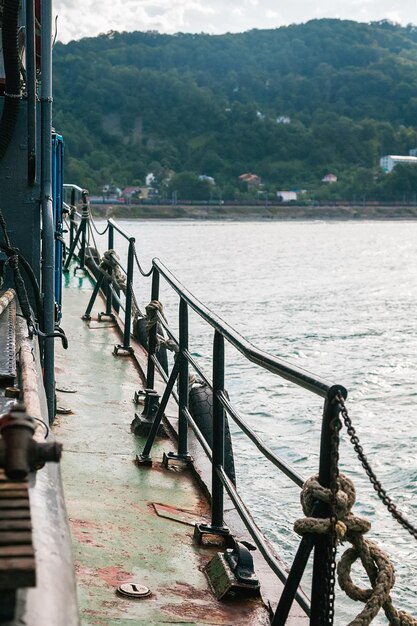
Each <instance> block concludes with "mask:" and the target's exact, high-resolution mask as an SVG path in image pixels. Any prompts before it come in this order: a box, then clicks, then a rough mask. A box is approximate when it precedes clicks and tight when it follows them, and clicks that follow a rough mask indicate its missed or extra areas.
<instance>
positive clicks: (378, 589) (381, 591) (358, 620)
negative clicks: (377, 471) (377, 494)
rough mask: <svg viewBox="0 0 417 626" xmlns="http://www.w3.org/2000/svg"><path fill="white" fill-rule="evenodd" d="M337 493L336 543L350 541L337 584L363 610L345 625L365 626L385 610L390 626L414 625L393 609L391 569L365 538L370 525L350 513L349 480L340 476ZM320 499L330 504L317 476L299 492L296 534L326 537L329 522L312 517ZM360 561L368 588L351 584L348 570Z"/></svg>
mask: <svg viewBox="0 0 417 626" xmlns="http://www.w3.org/2000/svg"><path fill="white" fill-rule="evenodd" d="M337 486H338V490H337V494H336V503H335V510H334V514H335V515H336V517H337V520H338V521H337V523H336V533H337V537H338V540H339V541H349V542H350V543H351V544H352V546H353V547H352V548H349V549H348V550H346V551H345V552H344V554H343V555H342V557H341V559H340V562H339V565H338V568H337V573H338V581H339V585H340V587H341V588H342V589H343V591H345V593H346V594H347V595H348V596H349V598H352V599H353V600H356V601H361V602H364V603H365V606H364V608H363V609H362V611H361V612H360V613H359V614H358V615H357V616H356V617H355V619H354V620H353V621H351V622H349V624H348V626H368V624H370V623H371V622H372V620H373V619H374V617H375V616H376V615H377V614H378V612H379V611H380V609H381V608H383V609H384V612H385V615H386V616H387V618H388V620H389V623H390V625H391V626H417V620H416V619H415V618H414V617H412V616H411V615H409V614H408V613H405V612H404V611H397V609H395V607H394V606H393V603H392V600H391V597H390V591H391V589H392V587H393V586H394V582H395V574H394V567H393V565H392V563H391V562H390V560H389V557H388V556H387V554H386V553H385V552H384V551H383V550H382V549H381V548H380V547H379V546H378V545H377V544H376V543H375V542H374V541H371V540H369V539H365V538H364V537H363V535H364V534H365V533H367V532H368V531H369V530H370V528H371V524H370V523H369V522H368V521H367V520H364V519H362V518H360V517H357V516H356V515H354V514H353V513H352V510H351V509H352V506H353V505H354V503H355V499H356V494H355V487H354V485H353V483H352V481H351V480H349V478H347V477H346V476H344V475H343V474H340V475H339V477H338V479H337ZM317 500H320V501H322V502H325V503H326V504H330V502H331V491H330V489H325V488H324V487H322V486H321V485H320V483H319V481H318V477H317V476H313V477H312V478H309V479H308V480H307V481H306V483H305V484H304V486H303V488H302V490H301V504H302V507H303V512H304V514H305V516H306V517H304V518H302V519H299V520H297V521H296V522H295V524H294V530H295V531H296V532H297V533H298V534H299V535H304V534H306V533H315V534H328V533H330V532H331V527H332V526H331V519H330V518H327V519H321V518H316V517H312V513H313V509H314V504H315V502H317ZM358 559H360V560H361V562H362V565H363V567H364V569H365V571H366V573H367V575H368V578H369V580H370V582H371V585H372V588H371V589H361V588H360V587H358V586H357V585H355V584H354V583H353V582H352V579H351V575H350V572H351V568H352V565H353V563H354V562H355V561H357V560H358Z"/></svg>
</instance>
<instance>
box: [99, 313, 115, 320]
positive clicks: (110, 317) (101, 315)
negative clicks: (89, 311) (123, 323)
mask: <svg viewBox="0 0 417 626" xmlns="http://www.w3.org/2000/svg"><path fill="white" fill-rule="evenodd" d="M97 319H98V321H99V322H101V321H103V320H104V321H109V320H110V321H111V322H115V321H116V318H115V316H114V315H113V313H99V314H98V315H97Z"/></svg>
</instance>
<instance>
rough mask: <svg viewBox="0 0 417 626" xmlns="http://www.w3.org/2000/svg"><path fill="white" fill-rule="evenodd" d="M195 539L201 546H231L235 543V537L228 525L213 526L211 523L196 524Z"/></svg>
mask: <svg viewBox="0 0 417 626" xmlns="http://www.w3.org/2000/svg"><path fill="white" fill-rule="evenodd" d="M194 540H195V541H196V543H197V544H198V545H199V546H209V547H213V546H218V547H219V546H230V545H233V544H234V541H235V540H234V537H233V535H232V534H231V533H230V530H229V528H228V527H227V526H212V525H210V524H196V525H195V526H194Z"/></svg>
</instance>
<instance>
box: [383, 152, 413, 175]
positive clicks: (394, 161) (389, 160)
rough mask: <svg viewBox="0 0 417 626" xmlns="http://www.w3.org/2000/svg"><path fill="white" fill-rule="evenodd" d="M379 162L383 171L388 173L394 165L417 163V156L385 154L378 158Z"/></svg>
mask: <svg viewBox="0 0 417 626" xmlns="http://www.w3.org/2000/svg"><path fill="white" fill-rule="evenodd" d="M379 164H380V166H381V167H382V169H383V170H384V172H385V173H386V174H388V173H389V172H392V170H393V169H394V167H395V166H396V165H403V164H404V165H417V156H401V155H395V154H387V155H386V156H383V157H382V158H381V159H380V161H379Z"/></svg>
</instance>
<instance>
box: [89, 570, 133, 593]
mask: <svg viewBox="0 0 417 626" xmlns="http://www.w3.org/2000/svg"><path fill="white" fill-rule="evenodd" d="M96 575H97V576H98V577H99V578H101V580H104V582H105V583H106V584H107V585H109V587H114V588H115V587H118V586H119V585H120V583H123V582H126V581H127V580H128V579H129V578H131V577H132V575H131V574H129V572H125V571H124V570H122V569H120V568H119V567H117V566H116V565H110V566H109V567H102V568H100V569H98V570H96Z"/></svg>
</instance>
